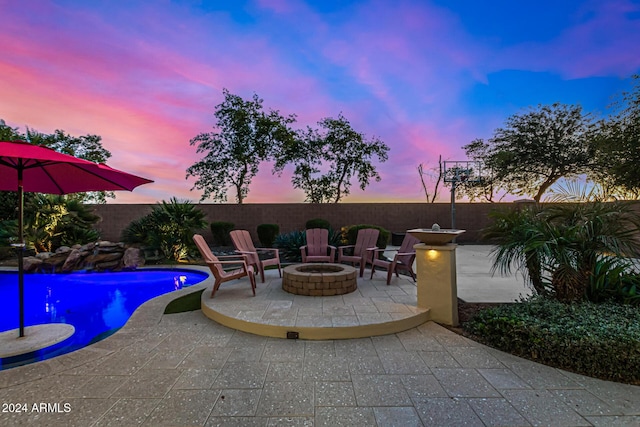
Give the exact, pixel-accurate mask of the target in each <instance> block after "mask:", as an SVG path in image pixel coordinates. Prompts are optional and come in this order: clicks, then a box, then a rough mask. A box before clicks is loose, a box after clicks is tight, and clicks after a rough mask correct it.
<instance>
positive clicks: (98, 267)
mask: <svg viewBox="0 0 640 427" xmlns="http://www.w3.org/2000/svg"><path fill="white" fill-rule="evenodd" d="M119 266H120V259H116V260H114V261H107V262H98V263H96V264H94V266H93V269H94V270H95V271H113V270H117V269H118V267H119Z"/></svg>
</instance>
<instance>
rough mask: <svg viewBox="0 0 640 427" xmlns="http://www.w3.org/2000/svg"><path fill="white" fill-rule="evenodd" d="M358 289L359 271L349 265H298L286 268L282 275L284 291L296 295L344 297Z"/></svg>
mask: <svg viewBox="0 0 640 427" xmlns="http://www.w3.org/2000/svg"><path fill="white" fill-rule="evenodd" d="M357 287H358V285H357V271H356V269H355V268H353V267H351V266H348V265H341V264H321V263H309V264H297V265H290V266H289V267H286V268H285V269H284V271H283V274H282V289H283V290H285V291H287V292H289V293H292V294H296V295H309V296H332V295H344V294H348V293H350V292H353V291H355V290H356V288H357Z"/></svg>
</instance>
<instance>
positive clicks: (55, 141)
mask: <svg viewBox="0 0 640 427" xmlns="http://www.w3.org/2000/svg"><path fill="white" fill-rule="evenodd" d="M0 140H1V141H28V142H30V143H31V144H35V145H41V146H44V147H49V148H51V149H53V150H55V151H58V152H60V153H63V154H68V155H70V156H74V157H78V158H80V159H84V160H89V161H91V162H95V163H106V162H107V160H108V159H109V158H110V157H111V153H110V152H109V151H108V150H107V149H105V148H104V147H103V146H102V142H101V140H102V138H101V137H100V136H98V135H84V136H79V137H76V136H72V135H69V134H66V133H65V132H64V131H63V130H59V129H57V130H56V131H54V133H52V134H50V135H48V134H45V133H41V132H38V131H36V130H33V129H30V128H29V127H27V128H26V133H25V134H22V133H20V131H19V129H18V128H12V127H10V126H7V124H6V122H5V121H4V120H2V119H0ZM67 197H69V198H72V199H76V200H78V201H80V202H83V203H105V202H106V199H107V198H114V197H115V195H114V194H113V192H112V191H91V192H86V193H76V194H71V195H69V196H67Z"/></svg>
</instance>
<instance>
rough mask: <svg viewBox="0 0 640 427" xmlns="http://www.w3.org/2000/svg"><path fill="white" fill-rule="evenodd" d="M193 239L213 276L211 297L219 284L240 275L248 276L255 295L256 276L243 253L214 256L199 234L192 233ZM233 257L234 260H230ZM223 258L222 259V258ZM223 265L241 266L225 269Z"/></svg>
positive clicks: (240, 276) (237, 277)
mask: <svg viewBox="0 0 640 427" xmlns="http://www.w3.org/2000/svg"><path fill="white" fill-rule="evenodd" d="M193 241H194V242H195V244H196V246H197V247H198V250H199V251H200V255H202V258H204V261H205V262H206V263H207V266H209V269H210V270H211V273H213V277H214V278H215V283H214V284H213V290H212V291H211V298H213V296H214V295H215V293H216V291H217V290H218V288H219V287H220V285H221V284H222V283H224V282H228V281H230V280H234V279H240V278H242V277H245V276H247V277H249V282H250V283H251V290H252V291H253V296H255V295H256V278H255V275H254V270H253V267H251V266H250V265H249V264H248V263H247V259H246V257H245V256H244V255H230V256H221V257H216V256H215V255H214V254H213V253H212V252H211V249H209V245H207V242H206V241H205V240H204V237H202V236H201V235H200V234H194V236H193ZM232 258H234V260H232ZM223 259H224V260H223ZM225 265H236V266H240V265H241V266H242V267H240V268H237V269H235V270H230V271H225V270H224V269H223V267H224V266H225Z"/></svg>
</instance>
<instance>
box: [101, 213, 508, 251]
mask: <svg viewBox="0 0 640 427" xmlns="http://www.w3.org/2000/svg"><path fill="white" fill-rule="evenodd" d="M504 205H507V206H513V204H510V203H509V204H504ZM93 207H94V210H95V212H96V213H97V214H98V215H99V216H100V217H101V218H102V220H101V221H100V223H99V224H98V225H97V227H96V228H97V229H98V230H99V231H100V233H101V235H102V238H103V239H105V240H112V241H117V240H119V239H120V232H121V231H122V229H124V228H125V227H126V226H127V225H128V224H129V223H130V222H131V221H133V220H135V219H137V218H140V217H142V216H144V215H146V214H148V213H149V212H151V210H152V209H153V207H154V205H153V204H105V205H94V206H93ZM198 207H199V208H200V209H202V210H203V211H204V212H205V214H206V220H207V221H208V222H213V221H228V222H232V223H234V224H235V228H239V229H246V230H249V231H250V232H251V234H252V236H253V238H254V240H256V241H257V232H256V228H257V226H258V225H259V224H264V223H273V224H278V225H279V226H280V232H281V233H286V232H290V231H294V230H302V229H304V225H305V222H306V221H307V220H309V219H313V218H322V219H326V220H328V221H329V222H330V223H331V225H332V227H333V228H334V229H339V228H340V227H343V226H345V225H353V224H374V225H379V226H381V227H384V228H386V229H387V230H389V231H391V232H404V231H406V230H408V229H411V228H430V227H431V226H432V224H433V223H438V224H439V225H440V226H441V227H442V228H449V227H450V226H451V210H450V205H449V204H448V203H435V204H427V203H338V204H310V203H266V204H242V205H238V204H200V205H198ZM495 207H497V204H488V203H457V204H456V225H457V228H460V229H465V230H467V232H466V233H465V234H463V235H462V236H461V237H460V238H459V239H458V242H460V243H464V242H476V241H478V230H480V229H481V228H482V227H485V226H486V225H487V224H488V223H489V222H488V218H487V214H488V213H489V211H490V210H491V209H493V208H495ZM203 235H204V236H205V238H206V239H210V238H211V231H210V229H206V230H203Z"/></svg>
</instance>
